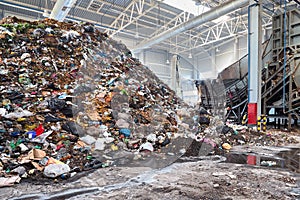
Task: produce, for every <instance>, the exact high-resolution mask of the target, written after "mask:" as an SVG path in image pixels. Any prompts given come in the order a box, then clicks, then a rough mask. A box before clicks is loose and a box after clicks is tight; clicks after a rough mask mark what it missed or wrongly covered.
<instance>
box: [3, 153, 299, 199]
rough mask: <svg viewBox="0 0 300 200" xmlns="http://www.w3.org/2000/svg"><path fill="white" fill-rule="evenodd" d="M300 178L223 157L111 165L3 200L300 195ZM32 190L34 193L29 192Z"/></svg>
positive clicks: (6, 193) (14, 191)
mask: <svg viewBox="0 0 300 200" xmlns="http://www.w3.org/2000/svg"><path fill="white" fill-rule="evenodd" d="M299 188H300V177H299V175H298V176H297V175H296V174H293V173H291V172H289V171H287V170H270V169H269V168H262V167H258V166H245V165H240V164H231V163H220V158H218V157H213V156H212V157H203V158H202V160H201V161H198V162H192V163H191V162H188V163H176V164H172V165H170V166H168V167H165V168H163V169H156V170H153V169H151V168H147V167H109V168H104V169H98V170H96V171H94V172H92V173H90V174H87V175H86V176H82V177H79V178H77V179H76V180H73V181H71V182H69V181H63V182H61V183H58V184H43V185H41V184H33V183H27V182H24V183H23V184H18V185H15V186H14V187H13V188H12V187H6V188H2V189H1V191H2V192H1V194H0V197H1V199H95V200H96V199H108V198H109V199H149V200H151V199H201V200H204V199H205V200H207V199H209V200H218V199H220V200H221V199H228V200H229V199H230V200H240V199H291V200H295V199H297V198H299V197H300V190H299ZM28 191H30V192H28Z"/></svg>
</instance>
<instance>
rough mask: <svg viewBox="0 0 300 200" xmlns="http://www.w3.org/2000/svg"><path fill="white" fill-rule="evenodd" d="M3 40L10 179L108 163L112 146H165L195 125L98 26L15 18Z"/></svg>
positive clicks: (4, 157) (2, 142) (5, 161)
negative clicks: (99, 155)
mask: <svg viewBox="0 0 300 200" xmlns="http://www.w3.org/2000/svg"><path fill="white" fill-rule="evenodd" d="M0 40H1V43H0V54H1V55H0V78H1V79H0V81H1V86H0V94H1V99H0V102H1V107H0V116H1V121H0V132H1V135H0V151H1V162H0V170H1V173H2V176H3V177H2V178H1V179H2V180H0V186H1V185H9V184H12V183H14V182H17V181H19V179H20V177H24V178H26V177H38V176H41V175H43V176H46V177H50V178H56V177H62V176H63V175H66V174H68V175H70V174H72V173H73V174H75V173H76V172H78V171H84V170H89V169H94V168H99V167H106V166H108V165H109V164H111V163H112V159H111V157H110V156H108V155H109V153H110V152H118V151H121V150H126V151H136V152H154V151H155V152H159V151H160V150H161V148H163V147H165V146H167V145H168V144H170V142H171V138H172V137H174V138H175V137H176V134H188V133H189V131H191V128H192V126H193V125H194V124H195V123H194V120H193V119H192V118H191V117H190V116H191V113H193V111H192V110H191V109H189V108H188V107H187V105H186V104H185V103H184V102H183V101H182V100H180V99H179V98H177V96H176V95H175V93H174V91H172V90H171V89H170V88H169V87H168V86H167V85H165V84H164V83H163V82H161V81H160V80H159V79H158V78H157V77H156V76H155V75H154V74H153V72H151V71H150V70H149V69H148V68H147V67H145V66H143V65H142V64H141V63H140V62H139V61H138V60H136V59H134V58H133V57H132V56H131V53H130V51H129V50H128V49H127V48H126V46H125V45H123V44H121V43H119V42H116V41H114V40H112V39H110V38H109V37H108V36H107V35H105V34H103V33H101V32H100V31H99V30H97V29H96V28H95V27H94V26H93V25H92V24H89V23H84V24H75V23H72V22H69V23H65V22H57V21H55V20H51V19H45V20H41V21H36V22H28V21H24V20H20V19H17V18H15V17H9V18H5V19H3V20H2V21H1V22H0ZM96 151H98V152H101V155H102V157H101V159H100V158H99V157H95V156H93V154H92V153H93V152H96ZM104 155H106V156H104ZM13 175H14V176H13Z"/></svg>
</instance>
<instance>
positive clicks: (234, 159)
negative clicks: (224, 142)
mask: <svg viewBox="0 0 300 200" xmlns="http://www.w3.org/2000/svg"><path fill="white" fill-rule="evenodd" d="M224 156H225V157H226V161H225V162H228V163H236V164H248V165H257V166H265V167H270V168H283V169H288V170H290V171H292V172H295V173H300V148H290V149H288V150H284V151H281V152H279V153H276V154H274V155H265V154H262V155H260V154H259V153H238V152H233V153H227V154H225V155H224Z"/></svg>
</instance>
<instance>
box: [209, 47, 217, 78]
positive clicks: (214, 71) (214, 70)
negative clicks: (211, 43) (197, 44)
mask: <svg viewBox="0 0 300 200" xmlns="http://www.w3.org/2000/svg"><path fill="white" fill-rule="evenodd" d="M216 52H217V49H216V48H213V49H212V50H211V54H210V57H211V70H212V72H211V76H212V77H211V78H212V79H214V78H216V76H217V66H216Z"/></svg>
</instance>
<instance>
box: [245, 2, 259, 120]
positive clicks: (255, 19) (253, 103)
mask: <svg viewBox="0 0 300 200" xmlns="http://www.w3.org/2000/svg"><path fill="white" fill-rule="evenodd" d="M261 12H262V10H261V0H258V1H257V0H250V5H249V7H248V15H249V16H248V20H249V22H248V29H249V30H248V31H249V32H248V55H249V56H248V59H249V60H248V75H249V79H248V81H249V84H248V90H249V95H248V96H249V99H248V124H251V125H255V124H256V119H257V116H260V115H261V65H262V60H261V59H262V57H261V49H262V44H261V40H262V26H261Z"/></svg>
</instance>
